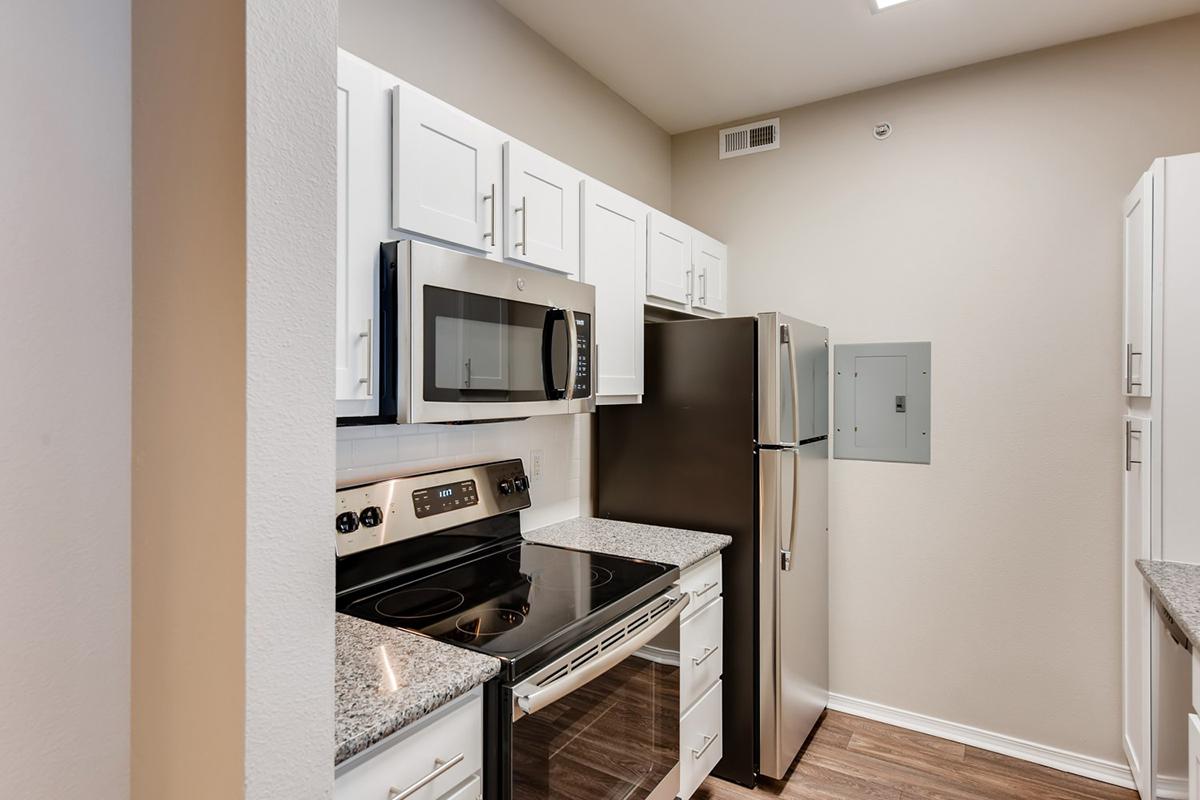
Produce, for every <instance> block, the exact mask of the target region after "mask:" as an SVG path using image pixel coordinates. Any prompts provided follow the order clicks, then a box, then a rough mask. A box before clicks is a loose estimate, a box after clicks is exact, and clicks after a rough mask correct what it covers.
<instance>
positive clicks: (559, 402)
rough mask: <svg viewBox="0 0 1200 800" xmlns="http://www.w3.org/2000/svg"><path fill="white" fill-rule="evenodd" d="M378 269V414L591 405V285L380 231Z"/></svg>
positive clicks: (433, 417) (499, 412)
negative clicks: (389, 237) (383, 236)
mask: <svg viewBox="0 0 1200 800" xmlns="http://www.w3.org/2000/svg"><path fill="white" fill-rule="evenodd" d="M379 270H380V275H379V298H380V310H379V316H380V338H381V340H382V341H381V344H382V347H381V348H380V373H381V374H380V387H379V391H380V397H379V401H380V408H379V411H380V419H379V421H381V422H384V421H395V422H397V423H410V422H449V423H467V422H485V421H488V420H502V419H520V418H523V417H531V416H538V415H544V414H577V413H584V412H588V411H592V410H593V409H594V408H595V399H594V394H593V380H592V365H593V364H594V363H595V336H594V331H593V319H594V318H595V310H596V290H595V289H594V288H593V287H592V286H590V285H588V284H585V283H581V282H579V281H573V280H569V279H567V278H565V277H561V276H558V275H552V274H549V273H545V272H540V271H538V270H535V269H526V268H522V267H514V266H510V265H508V264H503V263H500V262H497V261H490V260H487V259H484V258H480V257H477V256H471V255H467V254H465V253H459V252H455V251H453V250H447V249H446V248H443V247H437V246H435V245H431V244H426V243H424V242H417V241H412V240H398V241H392V242H383V243H382V244H381V245H380V254H379Z"/></svg>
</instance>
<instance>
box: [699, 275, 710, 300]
mask: <svg viewBox="0 0 1200 800" xmlns="http://www.w3.org/2000/svg"><path fill="white" fill-rule="evenodd" d="M707 302H708V270H704V271H703V272H701V273H700V304H701V305H704V304H705V303H707Z"/></svg>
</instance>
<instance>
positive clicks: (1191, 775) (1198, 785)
mask: <svg viewBox="0 0 1200 800" xmlns="http://www.w3.org/2000/svg"><path fill="white" fill-rule="evenodd" d="M1187 796H1188V800H1200V717H1197V716H1196V715H1195V714H1188V793H1187Z"/></svg>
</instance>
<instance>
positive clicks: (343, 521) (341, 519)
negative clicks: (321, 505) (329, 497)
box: [337, 511, 358, 533]
mask: <svg viewBox="0 0 1200 800" xmlns="http://www.w3.org/2000/svg"><path fill="white" fill-rule="evenodd" d="M356 530H358V515H357V514H355V513H354V512H353V511H343V512H342V513H341V514H338V515H337V532H338V533H354V532H355V531H356Z"/></svg>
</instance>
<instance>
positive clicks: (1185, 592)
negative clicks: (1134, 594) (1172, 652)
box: [1137, 559, 1200, 646]
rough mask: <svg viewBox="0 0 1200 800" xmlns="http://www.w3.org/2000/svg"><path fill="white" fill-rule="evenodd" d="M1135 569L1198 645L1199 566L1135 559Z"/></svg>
mask: <svg viewBox="0 0 1200 800" xmlns="http://www.w3.org/2000/svg"><path fill="white" fill-rule="evenodd" d="M1137 567H1138V569H1140V570H1141V571H1142V575H1144V576H1145V578H1146V583H1148V584H1150V590H1151V591H1152V592H1153V593H1154V596H1155V597H1156V598H1158V601H1159V602H1160V603H1162V604H1163V606H1164V607H1165V608H1166V609H1167V612H1168V613H1169V614H1170V615H1171V616H1172V617H1174V619H1175V621H1176V622H1177V623H1179V627H1181V628H1183V632H1184V633H1186V634H1187V637H1188V639H1190V640H1191V642H1192V644H1193V645H1198V646H1200V564H1180V563H1178V562H1175V561H1146V560H1144V559H1138V562H1137Z"/></svg>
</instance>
